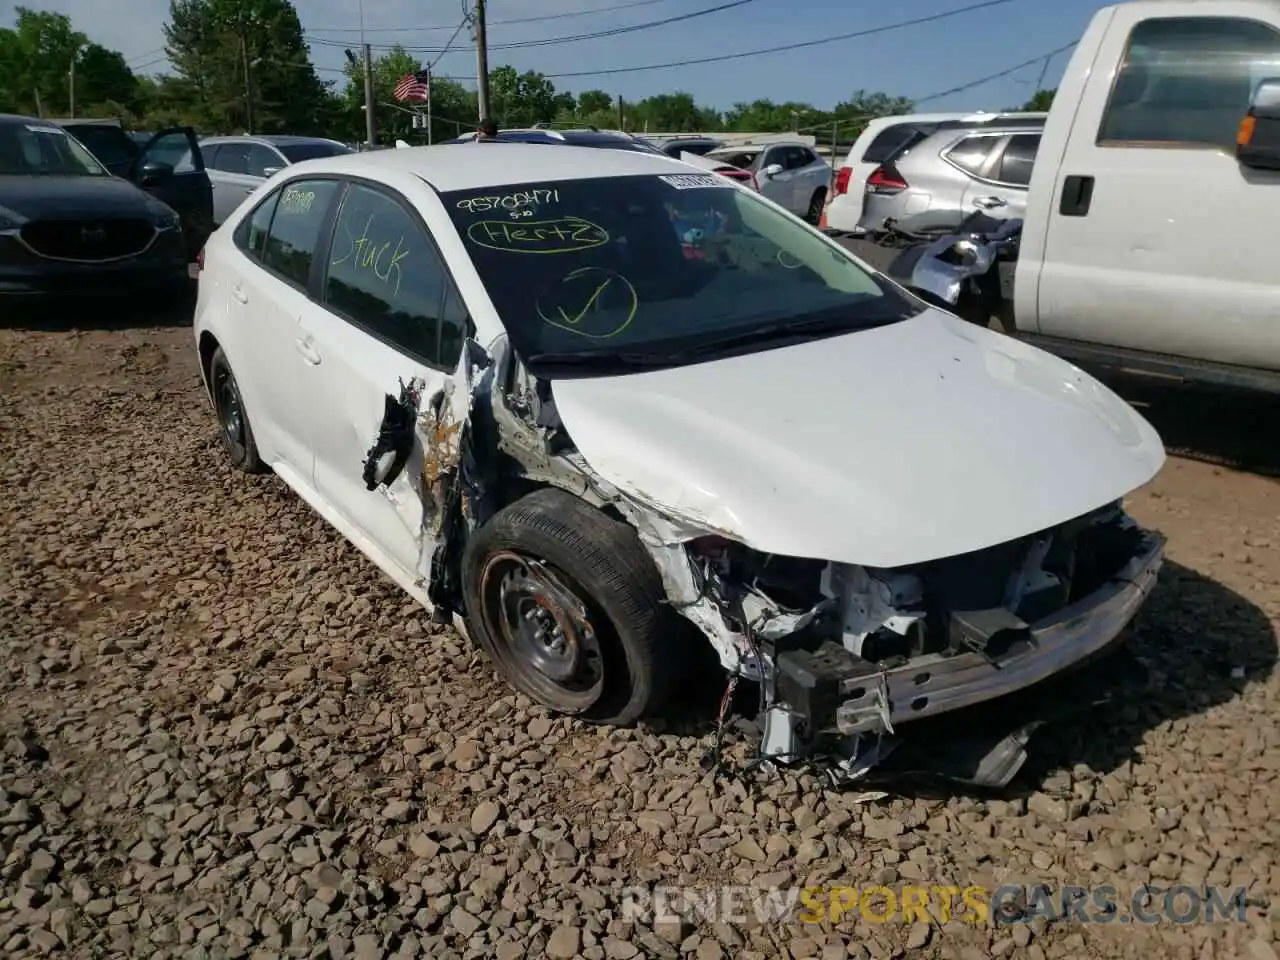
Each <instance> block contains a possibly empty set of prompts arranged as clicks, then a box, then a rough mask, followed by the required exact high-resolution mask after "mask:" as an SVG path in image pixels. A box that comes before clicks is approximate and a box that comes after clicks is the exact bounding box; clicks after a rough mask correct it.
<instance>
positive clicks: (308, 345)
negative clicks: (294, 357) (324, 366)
mask: <svg viewBox="0 0 1280 960" xmlns="http://www.w3.org/2000/svg"><path fill="white" fill-rule="evenodd" d="M293 342H294V344H295V346H297V348H298V352H299V353H300V354H302V359H303V360H305V361H307V363H309V364H311V365H312V366H313V367H314V366H315V365H316V364H318V363H319V362H320V351H318V350H317V349H316V345H315V341H314V340H312V339H311V338H310V337H298V338H297V339H296V340H294V341H293Z"/></svg>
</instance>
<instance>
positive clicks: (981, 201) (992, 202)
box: [973, 197, 1009, 210]
mask: <svg viewBox="0 0 1280 960" xmlns="http://www.w3.org/2000/svg"><path fill="white" fill-rule="evenodd" d="M973 205H974V206H975V207H981V208H982V209H983V210H992V209H994V208H996V207H1007V206H1008V205H1009V202H1008V201H1007V200H1001V199H1000V198H999V197H979V198H978V199H977V200H975V201H973Z"/></svg>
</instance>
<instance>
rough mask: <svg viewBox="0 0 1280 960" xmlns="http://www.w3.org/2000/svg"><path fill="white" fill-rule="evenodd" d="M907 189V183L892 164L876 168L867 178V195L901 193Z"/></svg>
mask: <svg viewBox="0 0 1280 960" xmlns="http://www.w3.org/2000/svg"><path fill="white" fill-rule="evenodd" d="M905 189H907V181H906V180H904V179H902V174H900V173H899V172H898V170H897V168H896V167H894V166H893V165H892V164H885V165H884V166H881V167H876V168H875V169H874V170H872V171H871V176H869V177H867V193H900V192H901V191H903V190H905Z"/></svg>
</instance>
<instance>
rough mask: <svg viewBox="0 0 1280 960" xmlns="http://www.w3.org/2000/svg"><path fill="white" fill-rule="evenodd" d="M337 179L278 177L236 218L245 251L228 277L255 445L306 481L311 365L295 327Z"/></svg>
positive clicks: (309, 467) (237, 359) (276, 464)
mask: <svg viewBox="0 0 1280 960" xmlns="http://www.w3.org/2000/svg"><path fill="white" fill-rule="evenodd" d="M340 188H341V183H340V182H339V181H338V180H333V179H322V178H315V179H309V180H293V181H289V182H288V183H285V184H282V185H281V186H280V187H279V188H277V189H276V190H273V191H272V192H271V193H270V194H269V195H268V196H267V197H265V198H264V199H263V200H262V201H260V202H259V203H258V204H257V206H256V207H254V209H253V211H252V212H251V213H250V214H249V215H248V216H246V217H245V218H244V219H242V220H241V221H240V223H239V224H238V225H237V227H236V230H235V233H234V234H233V235H232V236H233V241H234V242H235V245H236V246H237V247H238V248H239V249H240V251H241V253H242V254H243V255H244V257H245V260H244V262H243V270H242V271H241V272H240V276H239V277H238V278H236V279H234V280H232V282H231V288H230V310H231V320H232V325H233V327H234V329H235V330H236V331H237V336H238V337H239V339H240V342H241V343H243V344H245V345H246V347H247V349H245V350H243V355H242V356H237V357H233V358H232V359H233V362H234V363H235V364H237V367H238V369H241V370H243V371H244V372H245V376H244V379H246V380H247V381H248V390H249V393H248V395H247V396H246V403H247V405H248V407H249V415H250V417H251V418H252V422H253V429H254V433H255V434H256V435H257V441H258V448H259V451H260V452H261V454H262V457H263V459H264V460H266V461H267V462H268V463H270V464H271V466H272V467H274V468H276V469H279V468H280V467H281V465H283V466H284V469H285V470H287V471H289V472H291V473H292V474H293V476H292V477H291V479H297V480H300V481H301V482H303V483H304V484H307V485H310V483H311V474H312V468H313V462H314V455H313V453H312V451H311V445H310V441H311V433H312V429H313V427H312V417H313V415H314V414H313V410H312V405H311V398H310V397H308V396H307V394H306V393H305V392H304V391H303V390H302V389H301V385H302V383H303V381H304V379H305V377H306V375H307V374H308V373H309V372H310V370H309V367H308V365H307V363H306V357H304V355H303V354H304V352H305V351H304V349H303V345H302V343H301V333H300V331H299V326H300V323H301V318H302V316H303V314H304V313H305V311H306V310H307V308H308V306H309V304H310V300H309V299H308V297H309V294H308V291H309V290H310V289H311V287H312V282H313V281H312V275H313V273H314V272H315V271H317V270H318V269H319V268H320V266H322V264H317V262H316V257H317V251H318V250H319V249H320V247H321V239H322V237H324V236H325V232H326V228H327V223H328V219H329V210H330V207H331V205H332V204H333V202H334V201H335V200H336V198H337V196H338V194H339V191H340Z"/></svg>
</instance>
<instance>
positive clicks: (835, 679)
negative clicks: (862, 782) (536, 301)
mask: <svg viewBox="0 0 1280 960" xmlns="http://www.w3.org/2000/svg"><path fill="white" fill-rule="evenodd" d="M474 369H475V378H474V381H473V384H474V385H473V390H472V409H471V415H470V417H469V419H468V421H467V422H466V424H465V426H464V427H463V431H462V437H461V441H460V442H459V443H457V445H456V446H455V448H454V452H453V454H452V458H453V459H454V460H455V463H454V464H453V465H452V467H453V469H452V470H450V471H448V472H451V473H453V474H454V476H453V478H451V480H452V482H451V483H450V484H449V487H450V488H451V490H452V495H451V496H449V497H448V498H447V502H445V501H444V500H441V501H438V502H439V503H440V506H441V512H439V513H436V514H435V522H436V523H437V524H438V527H437V530H438V531H440V532H442V533H443V536H442V537H441V538H440V542H439V546H438V548H437V554H436V557H435V558H434V560H433V562H432V565H431V570H432V578H431V584H430V588H429V592H430V596H431V599H432V602H433V603H434V604H435V606H436V608H437V613H440V614H448V613H457V612H460V610H461V606H460V601H459V596H458V590H457V584H456V582H454V574H453V573H452V571H454V570H456V562H454V558H456V555H457V553H458V552H459V551H460V549H461V546H460V544H461V542H462V541H465V539H466V531H467V530H474V529H476V528H477V527H479V526H480V525H481V524H483V523H484V522H485V521H486V520H487V519H488V517H490V516H492V515H493V513H494V512H496V511H497V510H498V509H500V508H501V507H502V506H503V505H505V504H506V503H509V502H512V501H513V500H515V499H518V498H519V497H521V496H523V495H524V494H526V493H528V492H529V491H530V490H532V489H536V488H538V487H542V486H555V487H559V488H562V489H564V490H566V491H568V492H570V493H572V494H574V495H575V496H578V497H581V498H582V499H584V500H586V501H587V502H589V503H592V504H594V505H595V506H597V507H598V508H600V509H602V510H605V511H606V512H608V513H610V514H612V515H614V516H615V517H617V518H618V519H622V520H625V521H626V522H628V523H629V524H630V525H631V526H633V527H634V528H635V529H636V531H637V532H638V534H639V536H640V539H641V541H642V543H643V545H644V547H645V548H646V550H647V551H648V553H649V554H650V556H651V557H652V558H653V560H654V563H655V564H656V566H657V568H658V571H659V573H660V574H661V577H662V583H663V586H664V589H665V592H666V595H667V600H668V602H669V603H670V604H671V606H672V608H673V609H674V610H675V611H677V612H678V613H679V614H680V615H681V616H683V617H684V618H685V619H686V620H688V621H690V622H691V623H692V624H693V625H695V626H696V627H697V628H698V630H700V631H701V632H702V634H704V635H705V636H706V637H707V639H708V640H709V641H710V643H711V644H712V646H713V647H714V649H715V652H716V654H717V656H718V658H719V660H720V663H721V665H722V667H723V668H724V670H725V671H726V672H727V674H728V675H729V678H730V680H731V683H734V684H736V682H737V681H738V679H739V678H741V679H744V680H748V681H755V682H758V683H759V684H760V706H761V713H762V716H761V718H760V722H761V723H762V725H763V736H762V741H761V744H760V755H761V757H762V759H764V760H766V761H776V762H790V761H794V760H800V759H805V760H817V759H821V760H824V761H826V764H827V766H826V769H827V770H828V771H829V773H830V774H831V776H832V778H833V779H834V780H835V781H837V782H839V781H847V780H850V779H853V778H856V777H858V776H860V775H862V774H863V773H865V772H866V771H867V770H869V769H870V768H871V767H873V766H874V765H875V764H876V763H877V762H879V760H880V759H882V758H883V757H884V756H885V755H887V753H888V751H889V750H890V749H891V748H892V746H893V745H894V743H895V742H896V740H897V738H898V737H900V736H901V734H902V727H903V725H904V724H905V725H908V726H909V724H910V722H911V721H913V720H918V719H923V718H926V717H931V716H937V715H939V714H942V713H946V712H948V711H953V710H957V709H961V708H964V707H968V706H971V705H975V704H979V703H983V702H986V701H989V700H992V699H994V698H997V697H1001V696H1004V695H1006V694H1008V693H1012V692H1015V691H1018V690H1021V689H1024V688H1026V687H1028V686H1030V685H1032V684H1034V683H1037V682H1039V681H1040V680H1042V679H1045V678H1047V677H1049V676H1052V675H1054V674H1058V673H1061V672H1063V671H1065V670H1067V669H1070V668H1073V667H1075V666H1076V665H1078V664H1080V663H1083V662H1085V661H1086V660H1088V659H1090V658H1092V657H1093V656H1094V655H1096V654H1098V653H1100V652H1102V651H1104V650H1105V649H1106V648H1108V647H1109V646H1110V645H1111V644H1112V643H1113V642H1114V641H1115V640H1117V639H1118V638H1119V637H1120V636H1121V635H1122V633H1123V630H1124V628H1125V626H1126V625H1127V623H1128V621H1129V620H1130V619H1131V618H1132V616H1133V615H1134V614H1135V613H1136V612H1137V610H1138V608H1139V607H1140V606H1141V604H1142V602H1143V600H1144V599H1145V597H1146V595H1147V594H1148V593H1149V591H1150V590H1151V588H1152V587H1153V586H1154V583H1155V577H1156V573H1157V571H1158V569H1159V566H1160V562H1161V557H1162V543H1161V541H1160V539H1159V537H1158V536H1157V535H1155V534H1152V533H1149V532H1147V531H1145V530H1143V529H1141V528H1140V527H1138V526H1137V525H1136V524H1135V523H1134V522H1133V521H1132V520H1131V519H1130V518H1129V517H1128V516H1127V515H1126V514H1125V513H1124V511H1123V509H1122V506H1121V504H1120V503H1119V502H1114V503H1111V504H1108V505H1105V506H1102V507H1100V508H1098V509H1096V510H1093V511H1091V512H1089V513H1087V514H1085V515H1083V516H1079V517H1076V518H1074V519H1072V520H1070V521H1068V522H1066V523H1062V524H1060V525H1058V526H1056V527H1054V528H1052V529H1049V530H1043V531H1039V532H1036V533H1033V534H1030V535H1027V536H1024V537H1020V538H1018V539H1016V540H1013V541H1010V542H1006V543H1001V544H998V545H995V546H991V547H988V548H986V549H982V550H978V551H975V552H972V553H968V554H964V555H961V556H953V557H947V558H943V559H936V560H931V561H929V562H925V563H920V564H915V565H910V566H906V567H901V568H898V569H892V570H887V569H875V568H871V567H864V566H857V565H853V564H847V563H833V562H828V561H824V560H820V559H805V558H796V557H784V556H775V555H767V554H762V553H759V552H757V551H755V550H752V549H751V548H749V547H746V546H744V545H743V544H741V543H739V542H736V541H735V540H734V539H733V538H732V537H730V536H728V535H721V534H719V533H715V532H708V531H707V530H706V529H705V528H703V527H702V526H701V525H699V524H696V523H692V522H689V523H685V522H684V521H682V520H681V519H680V518H679V512H678V511H675V510H672V509H670V508H668V507H666V506H664V505H663V504H660V503H653V502H648V501H647V500H646V498H645V497H644V496H643V495H642V494H639V493H637V492H635V491H631V492H625V491H622V490H619V489H617V488H616V487H614V486H613V485H611V484H610V483H608V482H607V481H605V480H603V479H602V478H601V477H600V476H599V475H598V474H597V473H596V472H595V471H593V470H592V469H591V467H590V466H589V465H588V464H587V463H586V461H585V460H584V458H582V456H581V455H580V454H579V453H578V451H577V450H576V448H575V446H574V444H573V442H572V439H571V438H570V437H569V436H568V434H567V432H566V431H565V429H564V427H563V425H562V423H561V422H560V420H559V417H558V416H557V413H556V407H555V400H554V394H553V384H551V383H548V382H547V381H545V380H540V379H538V378H536V377H533V376H531V375H530V374H528V373H527V372H526V371H525V370H524V368H523V367H522V365H521V364H520V363H519V361H518V360H517V359H516V358H515V356H514V355H513V353H512V352H511V351H510V350H509V348H508V347H507V345H506V344H505V342H504V341H499V342H497V343H495V344H494V346H493V353H492V356H489V355H486V356H485V357H484V358H483V361H481V362H480V363H478V364H477V365H476V367H475V368H474ZM419 438H420V439H421V440H424V441H425V444H429V443H430V442H431V438H430V437H424V436H423V435H422V433H421V431H419ZM425 444H424V445H425ZM477 451H497V453H496V454H494V453H492V452H490V453H488V454H486V455H483V456H480V455H477ZM426 457H427V459H430V458H431V451H430V450H429V449H428V450H427V451H426ZM439 466H440V465H439V464H437V468H439ZM435 472H436V476H437V478H438V477H439V476H440V470H439V469H437V470H436V471H435ZM1023 743H1025V737H1023V738H1021V739H1019V738H1017V737H1014V738H1013V739H1012V740H1011V741H1009V742H1008V743H1005V744H1003V745H1002V746H1001V747H1000V749H1001V750H1004V751H1005V754H1004V755H1002V756H999V757H995V755H994V754H993V757H994V759H992V761H991V762H990V763H987V764H985V766H984V769H986V770H987V771H988V772H987V774H985V775H984V777H983V778H979V780H975V781H974V782H983V783H986V784H989V785H1003V783H1006V782H1007V781H1008V780H1009V778H1011V777H1012V775H1013V774H1014V773H1015V772H1016V770H1017V769H1018V767H1019V766H1020V765H1021V762H1022V760H1023V759H1025V754H1024V753H1022V752H1021V746H1022V744H1023Z"/></svg>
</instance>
